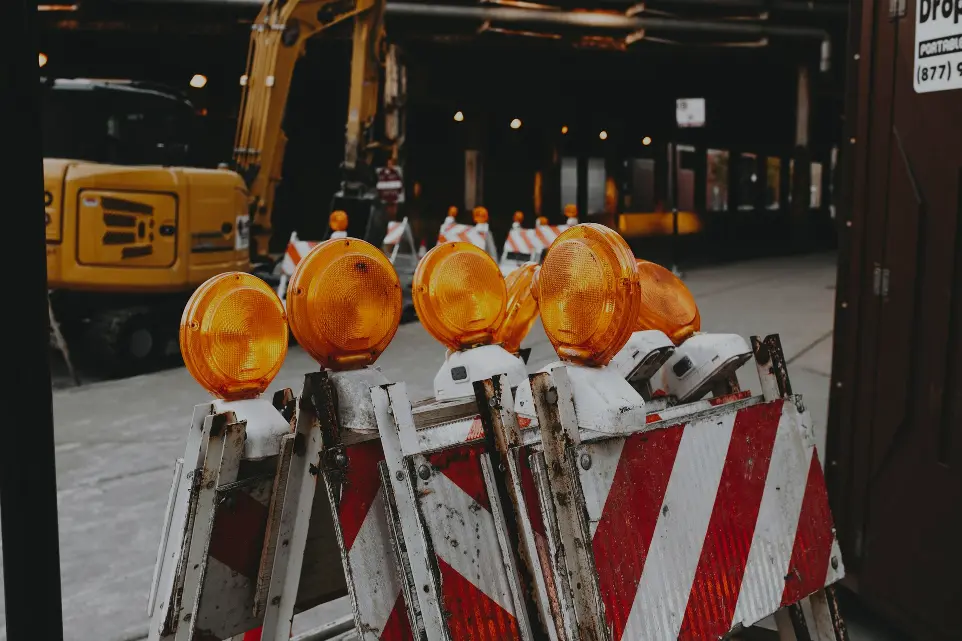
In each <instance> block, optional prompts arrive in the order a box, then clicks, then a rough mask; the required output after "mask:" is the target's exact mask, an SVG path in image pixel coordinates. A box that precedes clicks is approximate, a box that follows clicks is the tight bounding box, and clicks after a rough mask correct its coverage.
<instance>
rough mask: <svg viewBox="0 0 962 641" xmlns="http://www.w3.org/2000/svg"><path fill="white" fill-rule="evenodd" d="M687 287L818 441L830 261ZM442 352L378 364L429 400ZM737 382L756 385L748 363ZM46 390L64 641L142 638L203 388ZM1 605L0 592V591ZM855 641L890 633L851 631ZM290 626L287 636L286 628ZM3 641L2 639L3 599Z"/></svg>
mask: <svg viewBox="0 0 962 641" xmlns="http://www.w3.org/2000/svg"><path fill="white" fill-rule="evenodd" d="M687 282H688V284H689V286H690V287H691V289H692V291H693V292H694V294H695V297H696V299H697V300H698V304H699V306H700V309H701V311H702V319H703V329H705V330H707V331H714V332H736V333H739V334H742V335H744V336H749V335H751V334H762V335H764V334H768V333H772V332H778V333H780V334H781V337H782V343H783V346H784V348H785V352H786V356H787V357H788V359H789V363H790V365H791V367H790V372H791V376H792V384H793V387H794V388H795V389H796V391H799V392H801V393H803V394H804V395H805V397H806V404H807V405H808V407H809V408H810V409H811V412H812V415H813V420H814V421H815V425H816V430H817V431H818V434H819V440H820V441H822V442H824V427H825V416H826V411H827V402H828V383H829V374H830V366H831V331H832V318H833V312H832V309H833V304H834V291H833V290H834V282H835V257H834V256H832V255H820V256H809V257H803V258H792V259H779V260H765V261H756V262H746V263H741V264H735V265H729V266H724V267H717V268H711V269H700V270H697V271H692V272H691V273H690V274H688V275H687ZM525 345H526V346H527V347H531V348H532V353H531V358H530V362H529V369H531V370H532V371H533V370H534V369H537V368H538V367H541V366H543V365H544V364H546V363H548V362H549V361H550V360H553V356H554V353H553V351H552V350H551V346H550V344H549V343H548V340H547V338H546V337H545V335H544V332H543V331H542V329H541V327H540V325H537V326H536V327H535V329H534V330H533V331H532V333H531V336H530V337H529V339H528V340H527V341H526V343H525ZM443 354H444V349H443V348H442V347H441V346H440V345H438V344H437V343H435V342H434V341H433V340H432V339H431V338H430V337H429V336H428V335H427V333H426V332H425V331H424V329H423V328H422V327H421V326H420V325H419V324H417V323H412V324H409V325H405V326H402V327H401V328H400V330H399V331H398V335H397V336H396V337H395V339H394V342H393V343H392V344H391V346H390V347H389V348H388V350H387V351H386V352H385V353H384V355H383V356H382V357H381V359H380V361H379V365H380V366H381V368H382V369H383V370H384V372H385V373H386V375H387V376H388V377H389V378H391V379H392V380H405V381H407V382H408V384H409V389H410V390H411V393H412V397H414V398H421V397H426V396H429V395H431V382H432V380H433V377H434V374H435V372H436V370H437V367H438V366H439V364H440V363H441V360H442V358H443ZM315 367H316V366H315V365H314V363H313V362H312V361H311V359H310V358H309V357H308V356H307V355H306V354H305V353H304V352H302V351H301V350H300V349H298V348H296V347H295V348H292V350H291V352H290V354H289V355H288V358H287V362H286V363H285V365H284V368H283V369H282V370H281V374H280V376H279V377H278V380H277V381H276V383H275V388H276V387H284V386H287V387H292V388H294V389H295V390H296V389H299V387H300V383H301V379H302V376H303V374H304V373H305V372H307V371H310V370H312V369H314V368H315ZM739 378H740V379H741V382H742V385H743V386H744V387H748V388H752V389H756V390H757V389H758V381H757V377H756V376H755V373H754V369H753V366H751V365H750V364H749V365H748V366H746V368H744V369H743V370H742V371H741V372H740V374H739ZM57 382H58V383H59V384H57V385H56V386H55V387H56V388H57V389H56V391H55V392H54V413H55V419H56V448H57V467H58V470H57V472H58V488H59V496H58V499H59V509H60V541H61V552H60V554H61V564H62V576H63V578H62V584H63V600H64V604H63V609H64V627H65V630H66V635H65V638H66V639H67V640H68V641H91V640H96V641H120V640H124V639H137V638H139V637H141V636H142V635H143V634H144V633H145V629H146V614H145V603H146V598H147V591H148V587H149V583H150V579H151V573H152V570H153V564H154V557H155V555H156V550H157V544H158V536H159V529H160V525H161V523H160V521H161V517H162V513H163V510H164V506H165V504H166V500H167V492H168V489H169V484H170V476H171V473H172V465H173V461H174V460H175V459H176V458H177V457H178V456H181V455H182V454H183V450H182V448H183V445H184V443H183V439H184V435H185V434H186V431H187V424H188V421H189V419H190V415H191V407H192V406H193V405H194V404H195V403H197V402H201V401H203V400H204V392H203V391H202V390H201V389H200V388H199V387H198V386H197V385H196V384H195V383H194V381H193V380H192V379H191V378H190V376H189V375H188V374H187V372H186V371H185V370H184V369H183V368H178V369H173V370H168V371H163V372H158V373H154V374H149V375H145V376H140V377H136V378H130V379H126V380H121V381H107V382H95V383H90V384H86V385H84V386H83V387H81V388H69V387H66V386H64V385H63V380H59V381H57ZM0 561H2V559H0ZM0 596H2V586H0ZM347 611H348V604H347V603H346V602H344V601H340V602H334V603H331V604H328V605H327V606H326V607H324V608H323V610H321V611H319V612H312V613H308V614H309V615H310V616H307V615H305V616H304V617H302V620H300V621H299V622H298V625H297V628H299V629H304V628H305V627H307V626H309V625H311V624H315V623H321V622H323V621H325V620H330V619H331V618H333V617H336V616H339V615H341V614H344V613H346V612H347ZM855 628H856V629H855V630H853V632H855V633H854V634H853V635H852V638H853V640H854V641H868V640H869V639H873V640H876V641H882V640H883V639H885V640H886V641H887V640H888V639H894V637H886V636H880V635H879V634H877V633H873V634H868V633H867V632H862V631H861V630H862V629H861V628H859V626H858V624H856V626H855ZM296 631H297V630H295V632H296ZM0 641H6V634H5V626H4V618H3V601H2V598H0Z"/></svg>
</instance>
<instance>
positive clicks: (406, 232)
mask: <svg viewBox="0 0 962 641" xmlns="http://www.w3.org/2000/svg"><path fill="white" fill-rule="evenodd" d="M402 244H403V245H406V246H407V249H408V250H410V255H411V257H412V259H413V260H414V261H415V262H416V261H417V259H418V249H417V247H415V245H414V236H413V235H412V234H411V224H410V223H409V222H408V219H407V216H405V217H404V218H402V219H401V220H399V221H398V220H391V221H388V224H387V233H386V234H385V235H384V243H383V246H382V249H383V251H384V253H385V254H387V256H388V259H389V260H390V261H391V263H392V264H394V262H395V260H397V257H398V254H399V253H400V251H401V245H402Z"/></svg>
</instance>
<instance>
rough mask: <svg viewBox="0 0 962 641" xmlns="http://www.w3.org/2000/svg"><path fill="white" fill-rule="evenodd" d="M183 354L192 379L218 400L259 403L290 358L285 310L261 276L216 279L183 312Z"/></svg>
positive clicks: (226, 275) (233, 274)
mask: <svg viewBox="0 0 962 641" xmlns="http://www.w3.org/2000/svg"><path fill="white" fill-rule="evenodd" d="M180 352H181V354H182V355H183V357H184V363H185V365H186V366H187V371H188V372H190V375H191V376H193V377H194V380H196V381H197V382H198V383H200V385H201V386H202V387H203V388H204V389H206V390H207V391H208V392H210V393H211V394H213V395H214V396H216V397H218V398H222V399H225V400H230V401H232V400H238V399H242V398H254V397H256V396H258V395H259V394H261V393H262V392H264V390H266V389H267V386H268V385H270V384H271V381H272V380H274V377H275V376H277V372H279V371H280V369H281V364H282V363H283V362H284V357H285V356H286V355H287V316H286V314H285V313H284V305H283V304H282V303H281V301H280V299H279V298H278V297H277V294H275V293H274V290H273V289H271V288H270V286H268V285H267V283H265V282H264V281H262V280H261V279H259V278H257V277H256V276H253V275H251V274H247V273H243V272H227V273H224V274H219V275H217V276H214V277H213V278H211V279H210V280H208V281H207V282H205V283H204V284H203V285H201V286H200V287H198V288H197V291H195V292H194V294H193V296H191V297H190V300H189V301H188V302H187V306H186V307H185V308H184V315H183V316H182V317H181V321H180Z"/></svg>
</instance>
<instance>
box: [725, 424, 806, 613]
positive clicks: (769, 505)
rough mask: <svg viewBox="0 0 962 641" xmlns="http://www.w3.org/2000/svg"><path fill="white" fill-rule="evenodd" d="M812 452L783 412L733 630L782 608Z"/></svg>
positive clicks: (736, 608)
mask: <svg viewBox="0 0 962 641" xmlns="http://www.w3.org/2000/svg"><path fill="white" fill-rule="evenodd" d="M813 452H814V450H813V449H809V450H806V449H805V446H804V445H803V444H802V440H801V438H800V435H799V433H798V430H797V429H796V427H795V424H794V422H793V421H791V420H786V416H785V414H784V412H783V414H782V417H781V420H780V421H779V423H778V432H777V433H776V434H775V447H774V449H773V450H772V460H771V463H770V464H769V466H768V478H766V479H765V491H764V493H763V494H762V503H761V506H760V507H759V510H758V520H757V522H756V525H755V534H754V536H753V538H752V547H751V549H750V550H749V552H748V561H747V562H746V565H745V576H744V578H743V579H742V585H741V590H740V591H739V593H738V605H736V606H735V616H734V618H733V619H732V625H733V626H734V625H735V624H737V623H743V624H745V625H746V626H748V625H751V624H753V623H757V622H758V621H760V620H761V619H764V618H765V617H767V616H768V615H770V614H772V613H774V612H775V611H776V610H777V609H778V608H779V607H781V601H782V592H783V591H784V589H785V573H786V572H787V571H788V564H789V563H791V561H792V549H793V548H794V546H795V531H796V529H797V528H798V518H799V516H800V515H801V510H802V499H803V498H804V496H805V485H806V483H807V482H808V468H809V465H810V464H811V460H812V454H813Z"/></svg>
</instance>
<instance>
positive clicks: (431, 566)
mask: <svg viewBox="0 0 962 641" xmlns="http://www.w3.org/2000/svg"><path fill="white" fill-rule="evenodd" d="M509 395H510V394H509ZM372 397H373V402H374V407H375V412H376V416H377V421H378V428H379V432H380V436H381V444H382V445H383V448H384V455H385V467H386V469H385V473H384V474H383V475H382V480H383V483H384V484H385V486H386V487H389V488H390V499H389V516H388V518H389V521H391V523H392V526H391V529H392V531H393V532H394V534H395V540H394V546H395V550H396V552H397V555H398V558H399V559H400V564H401V566H402V567H404V568H405V570H406V571H407V572H409V573H410V574H409V577H408V581H409V582H410V591H409V592H408V593H407V595H408V596H409V597H410V598H409V600H408V601H407V607H408V613H409V614H408V615H409V619H410V620H416V621H418V622H419V623H420V625H421V626H423V627H422V628H421V629H419V631H418V632H419V634H423V635H425V636H419V635H418V634H416V635H415V638H426V639H430V640H434V639H438V640H441V639H501V640H510V639H525V640H527V639H533V638H535V637H534V632H533V630H534V628H533V627H532V626H540V625H541V623H540V621H541V617H542V614H541V612H540V610H539V604H538V603H537V599H536V597H535V594H534V593H533V591H532V590H531V589H530V588H529V586H530V585H531V584H532V582H533V580H534V576H533V575H532V573H531V572H530V566H528V565H527V563H526V561H525V560H524V559H523V558H522V557H523V554H522V552H521V550H522V547H525V550H527V547H526V546H525V544H524V543H523V542H522V539H525V538H526V536H525V532H524V531H522V529H521V527H519V526H520V524H519V520H518V519H517V518H516V517H515V511H514V509H513V508H511V509H506V506H507V504H506V503H505V501H504V496H505V490H504V487H503V481H502V479H501V474H502V473H501V471H500V470H499V463H498V461H496V460H492V457H491V452H492V448H491V447H490V441H489V440H488V439H483V438H481V437H482V436H483V434H484V430H483V429H481V430H478V429H477V423H476V421H478V420H479V419H478V418H477V417H478V406H477V404H476V401H475V400H474V399H473V398H469V399H468V400H467V401H465V410H466V411H465V413H464V415H463V416H461V417H458V418H457V419H456V420H454V421H451V422H437V418H435V419H434V421H433V423H434V424H432V421H431V419H430V418H429V415H428V414H426V413H423V412H417V411H416V410H415V408H412V406H411V403H410V401H409V400H408V397H407V392H406V387H405V385H404V384H403V383H397V384H394V385H389V386H385V387H382V388H375V389H373V390H372ZM485 415H486V412H485V411H482V412H481V417H484V416H485ZM467 425H472V426H473V427H474V429H471V430H470V431H468V432H467V433H465V429H464V428H465V427H466V426H467ZM466 439H467V442H465V440H466ZM499 485H500V487H499ZM523 520H524V522H525V523H527V522H528V521H529V519H528V518H527V517H525V519H523ZM528 558H531V557H528ZM534 558H537V557H536V556H535V557H534ZM538 574H540V568H539V569H538Z"/></svg>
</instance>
